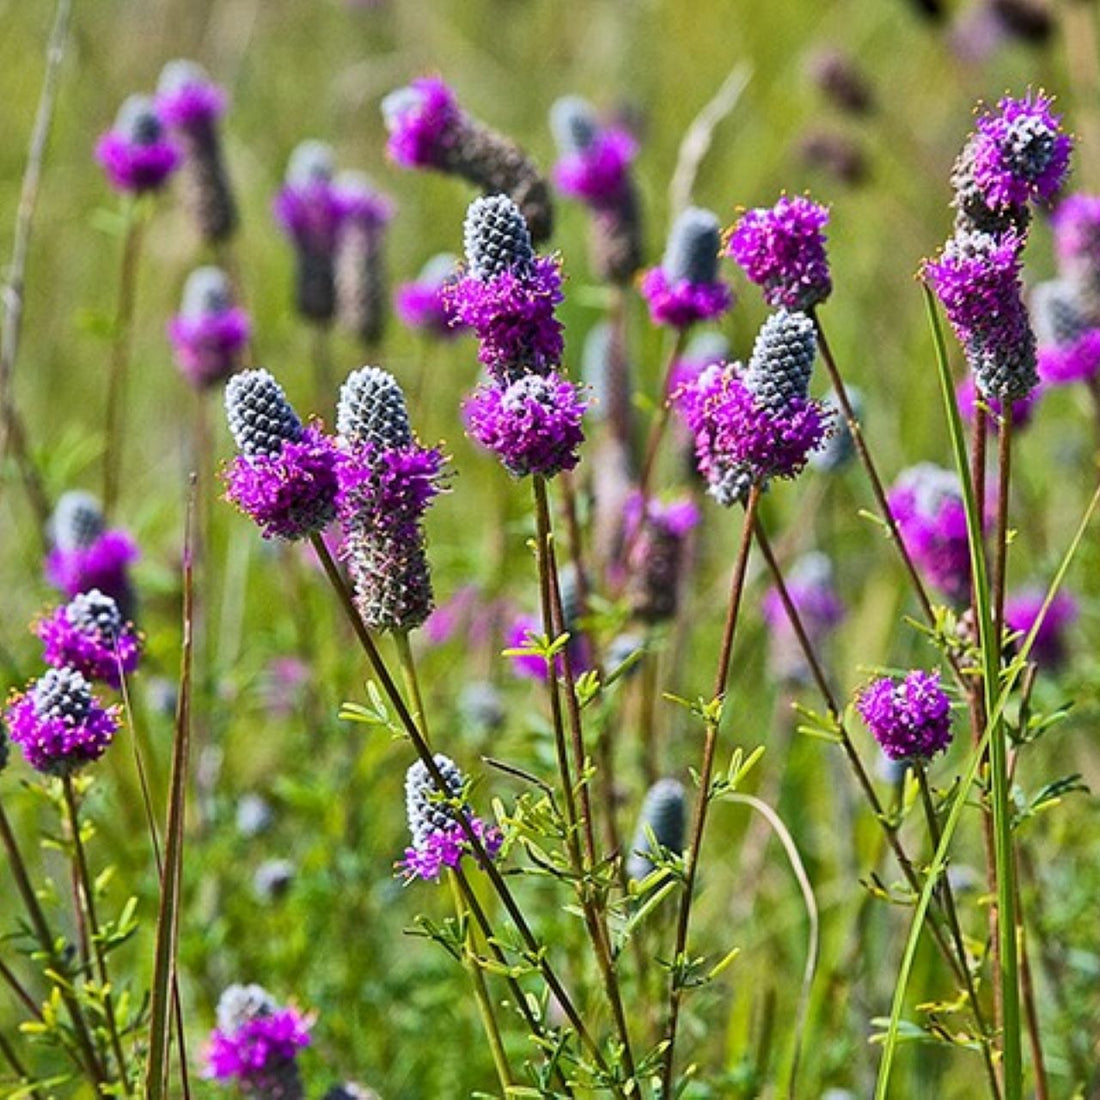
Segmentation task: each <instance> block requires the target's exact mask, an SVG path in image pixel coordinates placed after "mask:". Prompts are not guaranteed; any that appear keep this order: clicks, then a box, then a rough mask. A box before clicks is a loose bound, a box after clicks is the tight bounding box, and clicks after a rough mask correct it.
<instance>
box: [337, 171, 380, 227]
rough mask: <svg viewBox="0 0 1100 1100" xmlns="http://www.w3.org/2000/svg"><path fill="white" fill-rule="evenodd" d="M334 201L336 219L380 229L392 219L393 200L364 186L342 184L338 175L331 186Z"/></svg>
mask: <svg viewBox="0 0 1100 1100" xmlns="http://www.w3.org/2000/svg"><path fill="white" fill-rule="evenodd" d="M332 190H333V196H334V198H335V201H336V211H337V221H338V224H343V223H344V222H345V221H351V222H360V223H361V224H363V225H365V226H367V227H368V228H371V229H381V228H382V227H383V226H386V225H388V224H389V223H390V221H391V220H392V219H393V214H394V204H393V200H392V199H391V198H390V197H389V196H388V195H384V194H382V192H381V191H373V190H371V189H370V188H369V187H366V186H352V185H348V184H342V183H341V179H340V177H339V176H338V177H337V178H336V180H335V182H334V184H333V187H332Z"/></svg>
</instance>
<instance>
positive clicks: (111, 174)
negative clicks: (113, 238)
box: [95, 130, 180, 194]
mask: <svg viewBox="0 0 1100 1100" xmlns="http://www.w3.org/2000/svg"><path fill="white" fill-rule="evenodd" d="M95 155H96V160H98V161H99V163H100V166H101V167H102V168H103V170H104V171H105V172H106V173H107V178H108V179H109V180H110V182H111V186H112V187H114V188H115V190H116V191H130V192H133V193H135V194H140V193H142V192H144V191H156V190H157V189H158V188H159V187H161V186H162V185H163V184H164V182H165V180H167V179H168V177H169V176H170V175H171V174H172V173H173V172H174V171H175V170H176V168H177V167H179V163H180V154H179V150H177V149H176V147H175V146H174V145H173V144H172V143H171V142H170V141H168V140H166V139H163V138H162V139H160V140H158V141H154V142H152V143H151V144H142V143H141V142H138V141H135V140H133V139H132V138H130V137H128V136H127V135H126V134H124V133H122V132H120V131H118V130H108V131H107V133H105V134H103V135H102V137H100V139H99V141H98V142H97V143H96V147H95Z"/></svg>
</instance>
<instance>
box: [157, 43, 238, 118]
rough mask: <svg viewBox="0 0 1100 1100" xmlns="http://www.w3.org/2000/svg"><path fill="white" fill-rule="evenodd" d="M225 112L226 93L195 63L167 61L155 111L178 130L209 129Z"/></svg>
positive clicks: (161, 76)
mask: <svg viewBox="0 0 1100 1100" xmlns="http://www.w3.org/2000/svg"><path fill="white" fill-rule="evenodd" d="M224 111H225V92H223V91H222V89H221V88H219V87H218V86H217V84H215V83H214V82H213V81H212V80H211V79H210V77H209V76H208V75H207V73H206V70H205V69H203V67H202V66H201V65H198V64H196V63H195V62H194V61H184V60H177V61H169V62H168V64H167V65H165V66H164V68H163V69H161V71H160V79H159V80H158V81H157V112H158V113H159V114H160V117H161V118H162V119H163V120H164V122H165V124H166V125H168V126H171V127H173V128H175V129H179V130H192V129H197V128H201V127H205V126H210V125H212V124H213V123H214V122H216V121H217V120H218V119H219V118H220V117H221V115H222V113H223V112H224Z"/></svg>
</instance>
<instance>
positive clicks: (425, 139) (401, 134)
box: [382, 76, 463, 168]
mask: <svg viewBox="0 0 1100 1100" xmlns="http://www.w3.org/2000/svg"><path fill="white" fill-rule="evenodd" d="M382 113H383V116H384V118H385V121H386V126H387V128H388V130H389V133H390V136H389V141H388V142H387V144H386V149H387V151H388V152H389V154H390V156H391V157H392V158H393V159H394V160H395V161H396V162H397V163H398V164H400V165H401V166H402V167H403V168H441V167H443V166H444V164H445V163H446V160H447V154H448V151H449V149H450V147H451V145H452V144H453V142H454V140H455V136H456V133H457V131H458V129H459V126H460V125H461V123H462V119H463V114H462V110H461V108H460V107H459V106H458V102H457V100H456V99H455V96H454V93H453V92H452V91H451V89H450V88H448V87H447V85H446V84H445V83H444V82H443V81H442V80H440V79H439V78H438V77H434V76H428V77H421V78H420V79H419V80H414V81H413V82H412V83H411V84H410V85H409V86H408V87H407V88H401V89H400V90H398V91H397V92H394V93H392V94H391V95H389V96H387V97H386V99H385V100H384V101H383V104H382Z"/></svg>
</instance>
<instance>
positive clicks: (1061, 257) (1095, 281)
mask: <svg viewBox="0 0 1100 1100" xmlns="http://www.w3.org/2000/svg"><path fill="white" fill-rule="evenodd" d="M1050 221H1051V226H1052V228H1053V229H1054V251H1055V253H1056V255H1057V257H1058V268H1059V271H1060V272H1061V274H1062V276H1063V278H1065V279H1066V280H1068V282H1069V283H1070V284H1071V285H1072V286H1073V287H1074V288H1075V290H1076V292H1077V294H1079V295H1080V296H1081V297H1082V299H1083V300H1084V301H1085V302H1087V303H1088V313H1089V315H1090V318H1091V319H1092V320H1093V321H1094V322H1095V321H1096V320H1097V319H1098V316H1100V195H1085V194H1077V195H1069V196H1068V197H1067V198H1066V199H1064V200H1063V201H1062V202H1060V203H1059V204H1058V205H1057V207H1055V210H1054V214H1053V215H1052V216H1051V219H1050Z"/></svg>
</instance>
